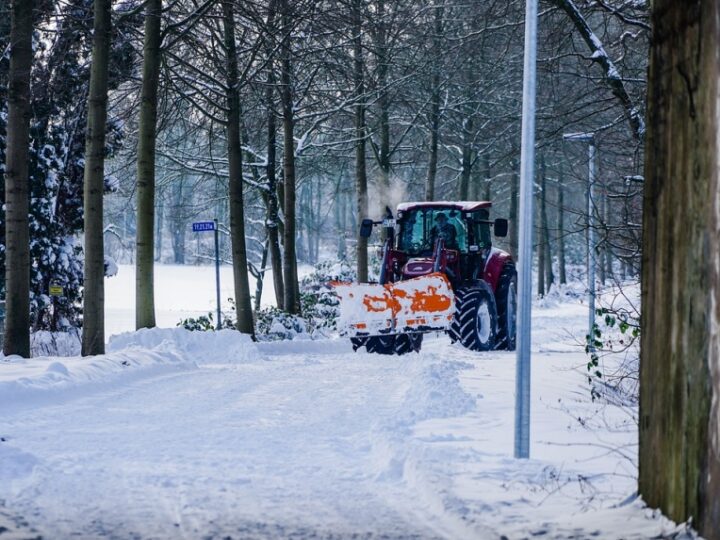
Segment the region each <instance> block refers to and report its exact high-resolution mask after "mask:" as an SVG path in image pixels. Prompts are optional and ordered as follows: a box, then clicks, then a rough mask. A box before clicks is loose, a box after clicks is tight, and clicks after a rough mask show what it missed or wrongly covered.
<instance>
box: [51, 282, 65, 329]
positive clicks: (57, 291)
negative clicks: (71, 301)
mask: <svg viewBox="0 0 720 540" xmlns="http://www.w3.org/2000/svg"><path fill="white" fill-rule="evenodd" d="M48 293H50V298H52V306H53V313H52V324H51V329H52V331H53V332H57V329H58V327H57V323H58V315H59V313H58V298H60V297H62V296H65V289H63V286H62V285H60V284H59V283H56V282H51V283H50V286H49V287H48Z"/></svg>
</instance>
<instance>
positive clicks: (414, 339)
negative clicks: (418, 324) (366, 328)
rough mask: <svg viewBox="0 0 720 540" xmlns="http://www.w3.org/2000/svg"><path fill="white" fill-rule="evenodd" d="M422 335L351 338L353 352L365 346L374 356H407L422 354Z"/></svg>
mask: <svg viewBox="0 0 720 540" xmlns="http://www.w3.org/2000/svg"><path fill="white" fill-rule="evenodd" d="M422 339H423V336H422V334H394V335H391V336H369V337H366V338H351V341H352V344H353V350H356V351H357V350H358V349H359V348H360V347H362V346H365V350H366V351H367V352H369V353H374V354H397V355H402V354H407V353H410V352H413V351H414V352H420V348H421V347H422Z"/></svg>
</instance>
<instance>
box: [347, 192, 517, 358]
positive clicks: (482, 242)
mask: <svg viewBox="0 0 720 540" xmlns="http://www.w3.org/2000/svg"><path fill="white" fill-rule="evenodd" d="M491 206H492V204H491V203H490V202H439V201H438V202H417V203H403V204H400V205H398V207H397V213H396V216H395V217H393V215H392V212H391V211H390V209H388V210H387V215H386V217H385V219H383V220H382V221H373V220H370V219H365V220H363V221H362V225H361V228H360V235H361V236H363V237H366V238H367V237H369V236H370V234H371V233H372V228H373V226H374V225H382V227H384V229H385V238H386V240H385V245H384V248H383V259H382V265H381V268H380V280H379V283H376V284H347V283H336V284H335V290H336V292H337V293H338V296H339V298H340V318H339V320H338V328H339V330H340V333H341V335H345V336H348V337H350V338H351V341H352V343H353V348H354V349H355V350H357V349H359V348H360V347H365V348H366V350H367V351H368V352H374V353H378V354H405V353H408V352H411V351H419V350H420V347H421V345H422V338H423V334H424V333H426V332H435V331H446V332H447V333H448V334H449V335H450V339H451V340H452V341H453V342H455V341H457V342H459V343H460V344H462V345H463V346H464V347H466V348H468V349H471V350H474V351H488V350H492V349H506V350H514V349H515V306H516V288H517V285H516V283H517V273H516V270H515V263H514V261H513V259H512V257H511V256H510V255H509V254H508V253H506V252H504V251H502V250H500V249H497V248H493V247H492V241H491V232H490V230H491V228H493V229H494V233H495V236H498V237H503V236H506V235H507V230H508V222H507V220H506V219H500V218H498V219H495V220H494V221H491V220H490V219H489V218H490V212H489V209H490V207H491Z"/></svg>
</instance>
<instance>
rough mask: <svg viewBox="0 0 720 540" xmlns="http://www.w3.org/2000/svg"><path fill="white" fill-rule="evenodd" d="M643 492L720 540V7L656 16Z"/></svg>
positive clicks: (666, 7) (700, 5)
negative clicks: (719, 122)
mask: <svg viewBox="0 0 720 540" xmlns="http://www.w3.org/2000/svg"><path fill="white" fill-rule="evenodd" d="M653 8H654V13H653V43H652V46H651V54H650V71H649V85H648V87H649V94H648V132H647V141H646V143H647V144H646V156H647V161H646V164H645V192H644V200H645V206H644V212H643V214H644V216H643V272H642V306H643V309H642V343H641V363H640V382H641V385H640V388H641V390H640V477H639V488H640V493H641V494H642V496H643V498H644V500H645V501H646V502H647V503H648V505H650V506H651V507H659V508H660V509H662V511H663V512H664V513H666V514H667V515H668V516H669V517H670V518H671V519H673V520H675V521H678V522H682V521H686V520H688V519H690V518H692V524H693V526H694V527H697V529H698V531H699V532H700V534H702V535H703V536H704V537H706V538H720V497H718V493H720V410H719V408H720V332H719V328H720V325H719V323H720V268H719V264H720V263H718V261H720V185H719V184H718V170H719V167H720V154H719V153H718V145H719V144H720V134H719V130H720V126H719V125H718V114H719V113H720V110H718V91H719V90H720V88H719V85H718V78H719V77H720V66H719V65H718V59H717V51H718V50H719V49H720V26H719V23H718V21H720V5H719V4H718V3H717V2H716V1H715V0H699V1H696V2H692V3H685V2H675V1H673V0H657V1H656V2H655V4H654V6H653Z"/></svg>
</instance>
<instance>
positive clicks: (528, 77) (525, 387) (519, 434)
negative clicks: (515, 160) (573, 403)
mask: <svg viewBox="0 0 720 540" xmlns="http://www.w3.org/2000/svg"><path fill="white" fill-rule="evenodd" d="M537 11H538V1H537V0H527V1H526V5H525V63H524V67H523V107H522V146H521V148H520V214H519V216H520V238H519V243H520V245H519V246H518V255H519V256H518V259H519V260H518V263H519V266H520V272H519V273H518V320H517V329H518V335H517V360H516V366H517V367H516V372H515V457H516V458H525V459H526V458H529V457H530V342H531V332H530V313H531V306H532V263H533V249H532V240H533V184H534V182H535V178H534V177H535V85H536V59H537Z"/></svg>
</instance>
